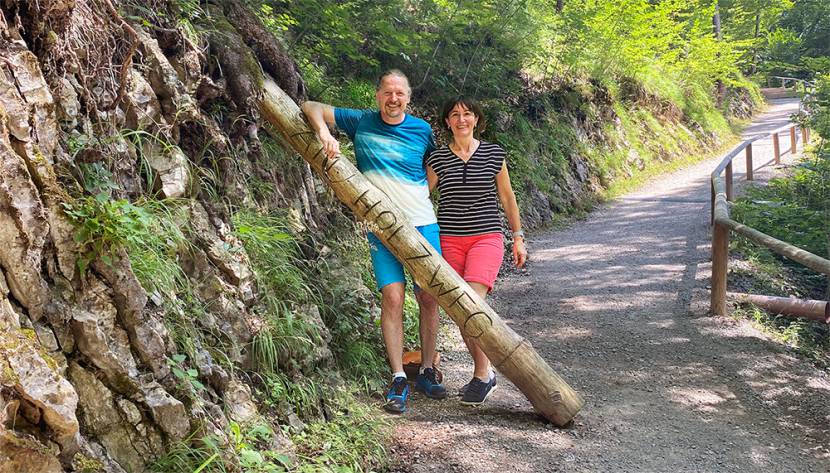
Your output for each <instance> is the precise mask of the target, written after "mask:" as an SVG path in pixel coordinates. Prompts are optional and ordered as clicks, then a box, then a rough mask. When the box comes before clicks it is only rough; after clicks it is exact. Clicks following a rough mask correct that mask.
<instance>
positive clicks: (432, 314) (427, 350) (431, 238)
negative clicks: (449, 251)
mask: <svg viewBox="0 0 830 473" xmlns="http://www.w3.org/2000/svg"><path fill="white" fill-rule="evenodd" d="M417 228H418V231H419V232H421V235H423V236H424V238H426V239H427V241H428V242H429V243H430V245H432V247H433V248H435V249H436V250H437V251H438V254H441V241H440V239H439V236H438V231H439V230H438V225H437V224H433V225H426V226H423V227H417ZM415 299H417V301H418V327H419V335H420V336H421V373H420V374H419V375H418V379H416V380H415V386H416V387H417V388H418V390H420V391H423V392H424V393H425V394H426V395H427V397H431V398H433V399H443V398H445V397H447V390H446V389H445V388H444V385H442V384H441V383H439V382H438V379H437V374H436V372H435V367H433V366H432V360H433V359H434V358H435V343H436V339H437V338H438V301H437V300H436V299H435V298H434V297H432V296H431V295H429V294H427V293H426V292H424V291H423V290H421V288H419V287H418V286H417V285H416V286H415Z"/></svg>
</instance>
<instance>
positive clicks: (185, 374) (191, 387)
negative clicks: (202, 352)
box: [167, 354, 205, 394]
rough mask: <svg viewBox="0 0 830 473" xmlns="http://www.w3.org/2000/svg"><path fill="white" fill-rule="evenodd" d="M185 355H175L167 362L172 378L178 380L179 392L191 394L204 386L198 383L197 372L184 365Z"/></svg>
mask: <svg viewBox="0 0 830 473" xmlns="http://www.w3.org/2000/svg"><path fill="white" fill-rule="evenodd" d="M186 360H187V356H186V355H182V354H175V355H173V357H172V358H170V359H168V360H167V364H168V366H170V371H171V372H172V373H173V376H175V377H176V379H177V380H178V382H179V383H178V388H179V390H181V391H183V392H186V393H189V394H193V393H196V392H199V391H202V390H204V389H205V385H204V384H202V383H201V381H199V372H198V371H197V370H196V369H195V368H188V367H187V366H186V365H185V361H186Z"/></svg>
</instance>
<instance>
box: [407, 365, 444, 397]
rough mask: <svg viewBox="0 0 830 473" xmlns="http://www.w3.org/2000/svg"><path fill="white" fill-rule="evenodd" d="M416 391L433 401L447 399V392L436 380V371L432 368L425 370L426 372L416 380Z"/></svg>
mask: <svg viewBox="0 0 830 473" xmlns="http://www.w3.org/2000/svg"><path fill="white" fill-rule="evenodd" d="M415 389H417V390H418V391H421V392H422V393H424V394H426V395H427V397H429V398H432V399H444V398H445V397H447V390H446V389H445V388H444V385H443V384H441V383H439V382H438V380H437V379H436V378H435V370H434V369H432V368H425V369H424V372H423V373H421V374H419V375H418V377H417V378H416V379H415Z"/></svg>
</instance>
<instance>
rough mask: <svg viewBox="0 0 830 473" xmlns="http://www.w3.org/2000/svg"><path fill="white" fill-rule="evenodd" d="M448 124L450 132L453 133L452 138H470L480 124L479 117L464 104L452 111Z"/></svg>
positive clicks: (456, 105)
mask: <svg viewBox="0 0 830 473" xmlns="http://www.w3.org/2000/svg"><path fill="white" fill-rule="evenodd" d="M446 122H447V126H448V127H449V128H450V131H452V136H455V137H462V136H469V135H472V134H473V130H475V127H476V125H477V124H478V117H477V116H476V114H475V113H473V111H472V110H470V109H469V108H467V107H465V106H464V104H462V103H458V104H455V107H453V108H452V110H450V114H449V115H448V116H447V118H446Z"/></svg>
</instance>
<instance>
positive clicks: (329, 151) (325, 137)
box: [317, 128, 340, 158]
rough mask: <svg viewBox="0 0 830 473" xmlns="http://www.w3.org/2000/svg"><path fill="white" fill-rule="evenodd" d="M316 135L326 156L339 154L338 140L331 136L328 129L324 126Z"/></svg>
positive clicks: (330, 156)
mask: <svg viewBox="0 0 830 473" xmlns="http://www.w3.org/2000/svg"><path fill="white" fill-rule="evenodd" d="M317 137H318V138H320V143H322V144H323V152H324V153H325V154H326V157H328V158H333V157H335V156H337V155H338V154H340V142H339V141H337V139H335V138H334V137H333V136H331V132H330V131H328V130H327V129H325V128H324V129H321V130H320V132H319V133H318V134H317Z"/></svg>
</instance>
